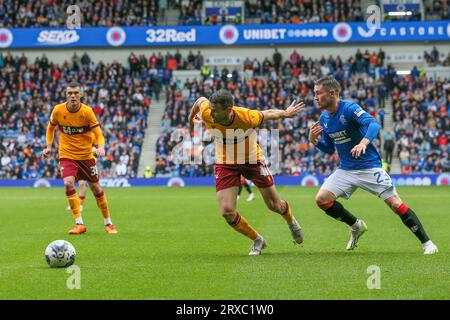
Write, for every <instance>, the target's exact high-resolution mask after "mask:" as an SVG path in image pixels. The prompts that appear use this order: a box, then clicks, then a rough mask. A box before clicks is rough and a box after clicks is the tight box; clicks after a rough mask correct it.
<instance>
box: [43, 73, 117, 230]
mask: <svg viewBox="0 0 450 320" xmlns="http://www.w3.org/2000/svg"><path fill="white" fill-rule="evenodd" d="M66 95H67V101H66V102H65V103H61V104H58V105H56V106H55V107H54V108H53V111H52V114H51V117H50V123H49V124H48V126H47V135H46V136H47V147H46V148H45V149H44V150H43V152H42V153H43V156H44V158H47V157H48V156H50V154H51V151H52V144H53V136H54V133H55V129H56V126H58V127H59V150H58V151H59V167H60V170H61V175H62V177H63V179H64V187H65V188H66V196H67V200H68V202H69V205H70V208H71V210H72V214H73V216H74V218H75V227H74V228H73V229H71V230H69V234H81V233H84V232H86V227H85V226H84V224H83V219H82V217H81V212H80V199H79V198H78V195H77V192H76V189H75V181H78V180H86V181H88V182H89V187H90V188H91V190H92V193H93V194H94V196H95V199H96V200H97V206H98V207H99V209H100V210H101V212H102V215H103V218H104V222H105V231H106V232H108V233H117V229H116V227H115V226H114V225H113V224H112V222H111V217H110V214H109V208H108V202H107V200H106V196H105V193H104V192H103V189H102V187H101V186H100V183H99V179H98V172H97V166H96V161H95V158H94V155H93V153H92V146H93V142H94V141H97V142H98V146H97V156H100V157H101V156H104V155H105V147H104V144H105V138H104V137H103V134H102V131H101V130H100V125H99V123H98V121H97V118H96V117H95V114H94V111H92V108H90V107H89V106H87V105H85V104H83V103H81V102H80V99H81V97H82V96H83V94H82V92H81V86H80V84H79V83H77V82H71V83H69V84H68V86H67V88H66ZM92 133H93V134H92ZM94 136H95V137H94Z"/></svg>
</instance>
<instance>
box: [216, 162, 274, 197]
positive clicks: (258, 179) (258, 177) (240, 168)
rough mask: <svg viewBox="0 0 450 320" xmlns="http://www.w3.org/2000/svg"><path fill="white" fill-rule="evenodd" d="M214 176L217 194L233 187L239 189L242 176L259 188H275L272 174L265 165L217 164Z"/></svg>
mask: <svg viewBox="0 0 450 320" xmlns="http://www.w3.org/2000/svg"><path fill="white" fill-rule="evenodd" d="M214 175H215V177H216V192H217V191H220V190H223V189H227V188H231V187H239V185H240V183H241V175H243V176H244V177H245V178H246V179H248V180H251V181H253V183H254V184H255V185H256V186H257V187H258V188H268V187H271V186H273V177H272V174H271V173H270V171H269V168H268V167H267V166H266V165H265V164H264V163H257V164H215V165H214Z"/></svg>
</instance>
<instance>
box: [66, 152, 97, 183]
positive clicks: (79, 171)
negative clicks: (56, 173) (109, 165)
mask: <svg viewBox="0 0 450 320" xmlns="http://www.w3.org/2000/svg"><path fill="white" fill-rule="evenodd" d="M59 169H60V170H61V175H62V177H63V179H64V178H66V177H75V181H78V180H85V181H88V182H98V171H97V166H96V161H95V159H89V160H72V159H67V158H61V159H59Z"/></svg>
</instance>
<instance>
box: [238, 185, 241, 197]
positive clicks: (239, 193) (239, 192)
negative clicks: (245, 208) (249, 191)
mask: <svg viewBox="0 0 450 320" xmlns="http://www.w3.org/2000/svg"><path fill="white" fill-rule="evenodd" d="M241 192H242V184H240V185H239V191H238V196H240V195H241Z"/></svg>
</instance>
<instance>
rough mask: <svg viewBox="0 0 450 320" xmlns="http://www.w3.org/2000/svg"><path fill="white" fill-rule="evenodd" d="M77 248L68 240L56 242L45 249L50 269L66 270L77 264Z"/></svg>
mask: <svg viewBox="0 0 450 320" xmlns="http://www.w3.org/2000/svg"><path fill="white" fill-rule="evenodd" d="M76 255H77V253H76V251H75V247H74V246H73V245H72V244H71V243H70V242H68V241H66V240H55V241H53V242H52V243H50V244H49V245H48V246H47V248H46V249H45V260H46V261H47V263H48V265H49V266H50V268H66V267H68V266H71V265H72V264H73V263H74V262H75V257H76Z"/></svg>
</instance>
